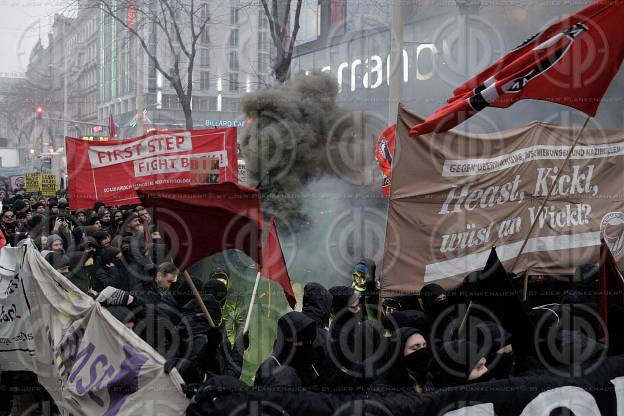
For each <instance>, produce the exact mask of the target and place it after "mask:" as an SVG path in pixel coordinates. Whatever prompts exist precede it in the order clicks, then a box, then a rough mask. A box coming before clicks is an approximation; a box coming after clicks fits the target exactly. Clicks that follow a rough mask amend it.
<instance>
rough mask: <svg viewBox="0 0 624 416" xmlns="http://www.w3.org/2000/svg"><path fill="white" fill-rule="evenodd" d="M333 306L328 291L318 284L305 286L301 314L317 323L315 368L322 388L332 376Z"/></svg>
mask: <svg viewBox="0 0 624 416" xmlns="http://www.w3.org/2000/svg"><path fill="white" fill-rule="evenodd" d="M331 306H332V295H331V294H330V293H329V291H328V290H327V289H325V288H324V287H323V286H321V285H320V284H318V283H308V284H306V285H305V287H304V288H303V308H302V310H301V312H302V313H304V314H305V315H306V316H307V317H308V318H310V319H312V320H313V321H314V322H316V339H315V340H314V360H313V366H314V371H315V372H316V374H317V375H318V377H319V384H320V385H321V386H323V385H326V383H328V382H329V380H330V378H331V376H332V371H331V368H332V362H331V357H330V351H329V347H328V341H329V340H328V338H329V318H330V316H331Z"/></svg>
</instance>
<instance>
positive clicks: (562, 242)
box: [424, 231, 600, 283]
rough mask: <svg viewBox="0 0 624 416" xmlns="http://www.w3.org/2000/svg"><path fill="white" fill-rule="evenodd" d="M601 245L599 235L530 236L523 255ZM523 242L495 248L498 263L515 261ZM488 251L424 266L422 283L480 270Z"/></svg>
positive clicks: (592, 233)
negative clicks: (499, 261)
mask: <svg viewBox="0 0 624 416" xmlns="http://www.w3.org/2000/svg"><path fill="white" fill-rule="evenodd" d="M599 245H600V232H599V231H596V232H588V233H580V234H569V235H557V236H547V237H533V238H530V239H529V240H528V241H527V245H526V247H525V249H524V252H523V253H524V254H527V253H537V252H546V251H559V250H570V249H573V248H583V247H594V246H599ZM521 246H522V241H517V242H515V243H510V244H505V245H500V246H497V247H496V254H498V258H499V259H500V260H501V261H507V260H511V259H514V258H516V257H517V256H518V253H519V252H520V247H521ZM489 255H490V250H485V251H482V252H480V253H472V254H468V255H465V256H463V257H456V258H453V259H449V260H444V261H441V262H438V263H431V264H428V265H427V266H426V267H425V277H424V281H425V283H429V282H433V281H436V280H440V279H444V278H447V277H453V276H456V275H458V274H468V273H470V272H473V271H475V270H479V269H481V268H483V266H484V265H485V263H486V261H487V259H488V256H489Z"/></svg>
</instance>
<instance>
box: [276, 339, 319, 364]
mask: <svg viewBox="0 0 624 416" xmlns="http://www.w3.org/2000/svg"><path fill="white" fill-rule="evenodd" d="M292 348H293V349H292V350H291V351H292V355H290V357H289V359H288V362H286V363H282V364H285V365H289V366H291V367H292V368H294V369H295V370H306V369H308V368H310V366H311V365H312V362H313V361H314V348H313V346H312V344H303V345H298V346H292Z"/></svg>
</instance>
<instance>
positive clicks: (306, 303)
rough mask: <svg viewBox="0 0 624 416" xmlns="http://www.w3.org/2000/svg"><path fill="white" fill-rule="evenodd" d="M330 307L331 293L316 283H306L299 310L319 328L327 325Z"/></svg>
mask: <svg viewBox="0 0 624 416" xmlns="http://www.w3.org/2000/svg"><path fill="white" fill-rule="evenodd" d="M331 308H332V295H331V293H329V291H328V290H327V289H325V288H324V287H323V286H321V285H320V284H318V283H308V284H306V285H305V287H304V288H303V308H302V310H301V312H303V313H304V314H306V316H308V317H309V318H311V319H313V320H314V321H315V322H316V323H317V325H318V326H319V327H320V328H324V327H327V326H329V317H330V315H331Z"/></svg>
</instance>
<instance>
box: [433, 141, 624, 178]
mask: <svg viewBox="0 0 624 416" xmlns="http://www.w3.org/2000/svg"><path fill="white" fill-rule="evenodd" d="M569 151H570V146H553V145H536V146H531V147H527V148H524V149H519V150H516V151H514V152H512V153H509V154H506V155H502V156H496V157H492V158H484V159H465V160H445V161H444V166H443V167H442V176H444V177H457V176H475V175H482V174H486V173H493V172H498V171H501V170H505V169H509V168H512V167H514V166H518V165H521V164H523V163H527V162H532V161H536V160H563V159H565V158H566V156H567V155H568V152H569ZM623 155H624V142H619V143H613V144H597V145H591V146H581V145H579V146H577V147H576V148H575V149H574V152H572V155H571V156H570V159H572V160H582V159H599V158H606V157H611V156H623ZM555 174H556V173H555Z"/></svg>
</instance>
